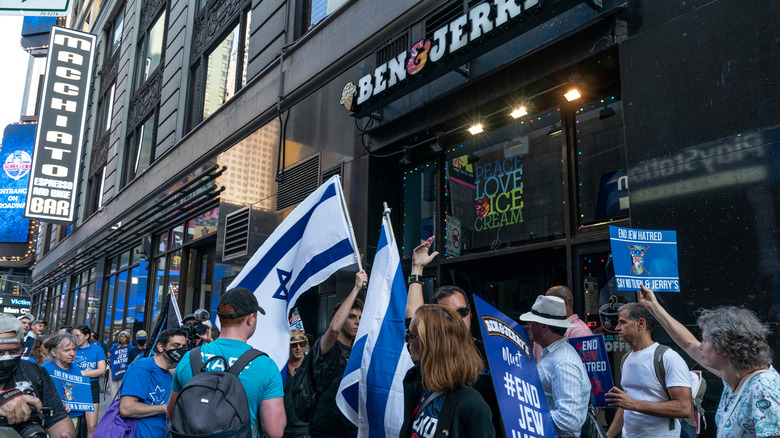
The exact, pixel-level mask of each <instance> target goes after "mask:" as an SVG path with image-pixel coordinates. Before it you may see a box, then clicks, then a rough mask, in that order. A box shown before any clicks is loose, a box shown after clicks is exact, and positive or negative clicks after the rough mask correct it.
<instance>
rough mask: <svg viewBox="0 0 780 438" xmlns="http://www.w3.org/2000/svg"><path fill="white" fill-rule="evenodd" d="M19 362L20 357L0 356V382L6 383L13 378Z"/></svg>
mask: <svg viewBox="0 0 780 438" xmlns="http://www.w3.org/2000/svg"><path fill="white" fill-rule="evenodd" d="M21 360H22V357H21V356H11V355H10V354H6V355H5V356H0V382H7V381H8V380H9V379H11V377H13V375H14V371H16V367H18V366H19V362H21Z"/></svg>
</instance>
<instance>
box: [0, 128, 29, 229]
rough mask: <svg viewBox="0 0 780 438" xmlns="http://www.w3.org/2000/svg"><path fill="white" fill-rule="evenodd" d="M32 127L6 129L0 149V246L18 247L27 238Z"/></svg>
mask: <svg viewBox="0 0 780 438" xmlns="http://www.w3.org/2000/svg"><path fill="white" fill-rule="evenodd" d="M35 126H36V125H35V124H34V123H25V124H13V125H8V126H6V128H5V131H4V132H3V142H2V145H1V146H0V163H1V164H0V165H2V166H3V170H2V171H0V242H2V243H6V242H8V243H21V242H27V240H28V238H29V230H30V221H29V220H27V219H25V218H24V204H25V201H26V199H27V185H28V181H27V179H28V178H29V175H30V168H31V167H32V158H31V156H32V151H33V144H34V143H35Z"/></svg>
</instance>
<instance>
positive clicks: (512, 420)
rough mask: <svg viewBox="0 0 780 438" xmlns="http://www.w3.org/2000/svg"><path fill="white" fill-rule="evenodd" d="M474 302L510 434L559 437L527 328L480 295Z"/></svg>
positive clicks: (520, 437) (523, 437) (527, 437)
mask: <svg viewBox="0 0 780 438" xmlns="http://www.w3.org/2000/svg"><path fill="white" fill-rule="evenodd" d="M474 304H476V310H477V315H478V316H479V329H480V330H481V331H482V340H483V341H484V342H485V351H486V353H487V360H488V365H489V366H490V374H491V376H492V377H493V386H494V388H495V390H496V398H497V399H498V405H499V406H500V409H501V419H502V421H503V424H504V430H505V431H506V435H507V437H512V438H536V437H557V436H558V435H557V433H556V431H555V425H554V424H553V421H552V417H551V416H550V409H549V407H548V406H547V399H546V398H545V396H544V390H543V389H542V381H541V380H540V379H539V373H538V372H537V371H536V362H535V361H534V360H533V359H532V358H531V354H532V347H531V345H530V344H529V343H528V341H527V339H528V336H527V335H526V333H525V330H523V328H522V327H520V325H518V324H517V323H516V322H514V321H513V320H512V319H511V318H509V317H508V316H506V315H504V314H503V313H501V312H499V311H498V310H497V309H496V308H495V307H493V306H491V305H490V304H488V303H486V302H485V301H484V300H482V299H481V298H479V297H478V296H476V295H474Z"/></svg>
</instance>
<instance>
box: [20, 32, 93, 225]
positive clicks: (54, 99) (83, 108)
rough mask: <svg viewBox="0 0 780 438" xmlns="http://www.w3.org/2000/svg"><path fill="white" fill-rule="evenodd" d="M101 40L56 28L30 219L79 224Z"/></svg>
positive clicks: (32, 175) (37, 146) (48, 65)
mask: <svg viewBox="0 0 780 438" xmlns="http://www.w3.org/2000/svg"><path fill="white" fill-rule="evenodd" d="M95 39H96V37H95V35H91V34H88V33H83V32H77V31H74V30H71V29H65V28H63V27H56V26H55V27H52V28H51V42H50V43H49V59H48V62H47V63H46V79H45V81H44V85H43V95H42V97H41V112H40V115H39V117H38V132H37V135H36V137H35V150H34V153H33V162H32V171H31V172H30V185H29V186H28V190H27V204H26V205H25V209H24V216H25V217H26V218H28V219H42V220H45V221H47V222H53V223H63V224H69V223H71V222H73V207H74V205H75V201H76V185H77V182H78V173H79V161H80V158H81V143H82V136H83V132H84V122H85V120H86V114H87V98H88V97H89V87H90V82H91V80H92V62H93V59H92V58H93V56H92V55H93V52H94V48H95Z"/></svg>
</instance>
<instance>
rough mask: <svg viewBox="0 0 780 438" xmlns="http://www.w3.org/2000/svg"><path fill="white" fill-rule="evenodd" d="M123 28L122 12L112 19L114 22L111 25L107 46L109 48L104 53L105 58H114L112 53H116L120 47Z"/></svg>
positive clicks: (123, 16) (123, 17)
mask: <svg viewBox="0 0 780 438" xmlns="http://www.w3.org/2000/svg"><path fill="white" fill-rule="evenodd" d="M123 9H124V8H123ZM124 27H125V14H124V11H122V12H120V13H119V15H117V17H116V18H115V19H114V22H113V23H111V34H110V36H109V39H108V44H110V46H109V48H108V50H107V51H106V56H107V57H108V58H111V57H112V56H114V53H116V51H117V50H118V49H119V46H121V45H122V30H123V29H124Z"/></svg>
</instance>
